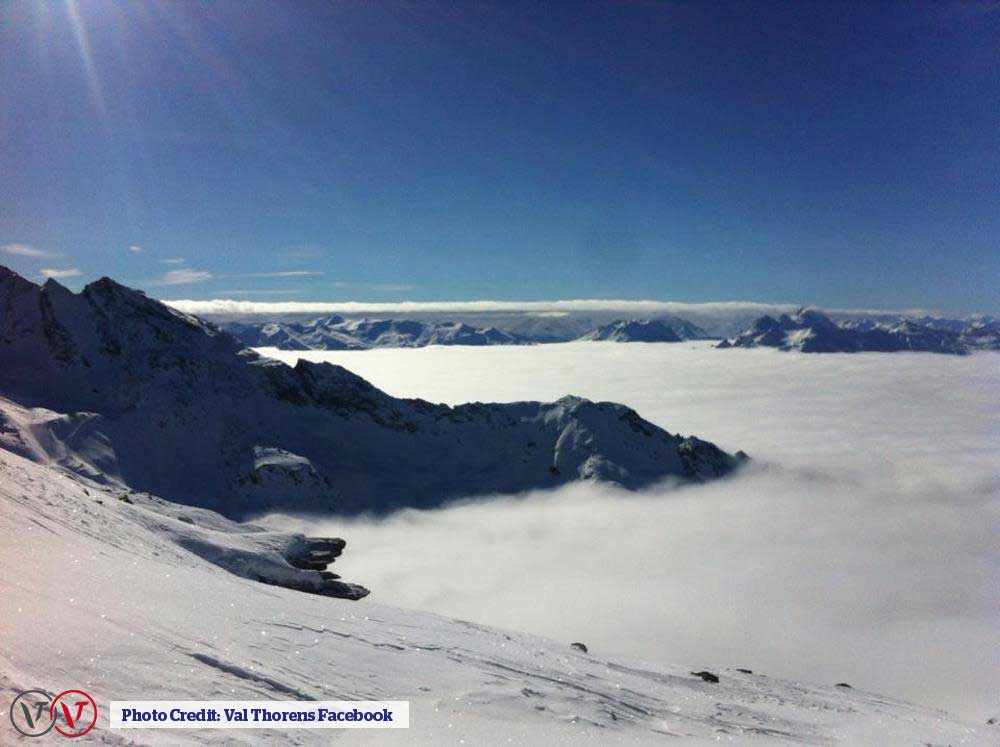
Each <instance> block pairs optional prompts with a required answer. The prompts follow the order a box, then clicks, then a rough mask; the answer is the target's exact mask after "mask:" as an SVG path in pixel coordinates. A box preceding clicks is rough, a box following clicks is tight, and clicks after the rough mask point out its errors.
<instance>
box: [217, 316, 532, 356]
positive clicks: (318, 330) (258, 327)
mask: <svg viewBox="0 0 1000 747" xmlns="http://www.w3.org/2000/svg"><path fill="white" fill-rule="evenodd" d="M222 328H223V329H224V330H225V331H227V332H229V333H230V334H232V335H233V336H235V337H236V338H237V339H238V340H240V342H242V343H243V344H245V345H246V346H247V347H257V348H260V347H275V348H280V349H281V350H368V349H370V348H417V347H424V346H426V345H520V344H524V343H525V341H524V340H521V339H520V338H518V337H515V336H514V335H511V334H508V333H506V332H501V331H500V330H498V329H497V328H496V327H486V328H483V329H478V328H475V327H471V326H469V325H468V324H463V323H461V322H447V321H446V322H423V321H416V320H409V319H404V320H396V319H368V318H363V319H351V320H346V319H344V318H343V317H341V316H336V315H334V316H327V317H322V318H319V319H313V320H312V321H310V322H306V323H299V322H267V323H264V324H243V323H240V322H230V323H227V324H223V325H222Z"/></svg>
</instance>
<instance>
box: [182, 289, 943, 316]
mask: <svg viewBox="0 0 1000 747" xmlns="http://www.w3.org/2000/svg"><path fill="white" fill-rule="evenodd" d="M337 287H347V286H337ZM354 287H360V286H354ZM164 303H166V304H167V305H169V306H173V307H174V308H175V309H178V310H180V311H184V312H187V313H189V314H336V313H348V314H353V313H387V314H392V313H420V312H445V313H468V314H476V313H484V314H485V313H498V312H500V313H511V314H517V313H528V314H559V313H571V312H601V313H605V312H611V313H616V314H622V315H632V316H640V315H653V314H676V315H681V316H683V315H685V314H687V315H692V316H699V315H700V316H713V315H728V314H739V313H742V314H752V315H755V316H759V315H763V314H772V315H774V314H788V313H792V312H794V311H795V310H796V309H798V308H800V307H801V304H793V303H788V304H770V303H758V302H753V301H709V302H705V303H686V302H679V301H623V300H611V299H607V300H605V299H579V300H568V301H340V302H335V301H239V300H233V299H225V298H217V299H212V300H208V301H195V300H188V299H177V300H170V301H164ZM826 311H828V312H830V313H839V314H859V315H861V314H905V315H908V316H922V315H924V314H926V313H928V310H927V309H826Z"/></svg>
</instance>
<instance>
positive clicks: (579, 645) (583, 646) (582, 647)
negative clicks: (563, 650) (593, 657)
mask: <svg viewBox="0 0 1000 747" xmlns="http://www.w3.org/2000/svg"><path fill="white" fill-rule="evenodd" d="M569 647H570V648H575V649H576V650H577V651H583V653H587V646H586V644H584V643H580V642H579V641H576V642H574V643H571V644H569Z"/></svg>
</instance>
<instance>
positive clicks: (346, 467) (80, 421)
mask: <svg viewBox="0 0 1000 747" xmlns="http://www.w3.org/2000/svg"><path fill="white" fill-rule="evenodd" d="M0 441H2V444H0V445H2V446H4V447H6V448H9V449H11V450H13V451H16V452H18V453H22V454H24V455H26V456H29V457H31V458H33V459H36V460H38V461H47V462H50V463H53V464H55V465H56V466H59V467H62V468H63V469H65V470H68V471H72V472H75V473H77V474H79V475H82V476H84V477H86V478H88V479H91V480H94V481H98V482H106V483H111V484H119V485H122V486H128V487H129V488H132V489H135V490H141V491H145V492H149V493H152V494H155V495H159V496H163V497H165V498H168V499H170V500H174V501H178V502H181V503H186V504H189V505H194V506H201V507H205V508H211V509H214V510H218V511H221V512H222V513H224V514H226V515H229V516H231V517H237V518H242V517H246V516H248V515H252V514H257V513H262V512H265V511H269V510H276V509H282V510H288V511H297V512H304V513H305V512H309V513H317V514H319V513H357V512H384V511H387V510H391V509H395V508H400V507H424V508H426V507H432V506H437V505H441V504H442V503H444V502H446V501H448V500H450V499H455V498H459V497H467V496H476V495H490V494H510V493H519V492H523V491H527V490H531V489H536V488H547V487H555V486H558V485H561V484H564V483H566V482H570V481H573V480H581V479H582V480H605V481H609V482H613V483H617V484H619V485H621V486H624V487H626V488H630V489H636V488H640V487H642V486H644V485H647V484H650V483H653V482H656V481H660V480H664V479H671V478H672V479H676V480H679V481H703V480H710V479H714V478H717V477H722V476H724V475H727V474H729V473H730V472H732V471H733V470H734V469H736V468H737V467H738V465H739V464H740V463H741V462H742V461H743V459H744V458H745V457H744V456H743V455H742V454H737V455H735V456H734V455H731V454H728V453H726V452H724V451H722V450H721V449H719V448H717V447H716V446H715V445H713V444H711V443H709V442H706V441H702V440H700V439H698V438H695V437H693V436H692V437H683V436H680V435H674V434H671V433H668V432H667V431H665V430H663V429H661V428H659V427H657V426H655V425H653V424H652V423H649V422H647V421H645V420H643V419H642V418H641V417H640V416H639V415H638V414H637V413H636V412H635V411H633V410H631V409H630V408H628V407H625V406H623V405H619V404H613V403H609V402H590V401H588V400H585V399H581V398H579V397H570V396H567V397H564V398H562V399H560V400H558V401H556V402H552V403H540V402H517V403H510V404H483V403H472V404H467V405H460V406H457V407H449V406H446V405H439V404H432V403H430V402H425V401H423V400H414V399H397V398H394V397H391V396H389V395H388V394H386V393H385V392H382V391H380V390H379V389H377V388H375V387H374V386H372V385H371V384H370V383H368V382H367V381H365V380H364V379H362V378H360V377H358V376H356V375H354V374H352V373H351V372H350V371H347V370H346V369H344V368H341V367H340V366H334V365H330V364H327V363H321V364H317V363H310V362H306V361H299V362H298V363H297V364H296V365H295V366H294V367H290V366H287V365H285V364H283V363H280V362H278V361H275V360H272V359H268V358H264V357H261V356H259V355H258V354H256V353H255V352H253V351H251V350H249V349H248V348H247V347H245V345H244V344H243V343H242V342H240V341H238V340H237V339H236V338H235V337H233V336H231V335H229V334H227V333H224V332H222V331H220V330H219V329H218V328H216V327H215V326H213V325H211V324H209V323H206V322H204V321H202V320H200V319H198V318H196V317H193V316H189V315H186V314H183V313H180V312H178V311H175V310H173V309H170V308H168V307H167V306H165V305H163V304H161V303H159V302H157V301H155V300H152V299H150V298H148V297H146V296H145V295H144V294H143V293H141V292H139V291H135V290H131V289H129V288H126V287H124V286H122V285H119V284H118V283H115V282H114V281H112V280H110V279H107V278H104V279H101V280H98V281H97V282H94V283H91V284H89V285H87V286H86V287H85V288H84V289H83V290H82V291H81V292H80V293H73V292H71V291H69V290H68V289H66V288H64V287H63V286H61V285H59V284H58V283H56V282H55V281H52V280H50V281H48V282H46V283H45V284H44V285H43V286H38V285H36V284H34V283H31V282H29V281H28V280H25V279H24V278H22V277H20V276H19V275H17V274H16V273H14V272H12V271H10V270H7V269H5V268H0Z"/></svg>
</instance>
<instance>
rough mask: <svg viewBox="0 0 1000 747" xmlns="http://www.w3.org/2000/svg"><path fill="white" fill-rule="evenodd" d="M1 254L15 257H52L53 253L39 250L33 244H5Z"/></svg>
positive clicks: (0, 250)
mask: <svg viewBox="0 0 1000 747" xmlns="http://www.w3.org/2000/svg"><path fill="white" fill-rule="evenodd" d="M0 252H3V253H4V254H10V255H11V256H14V257H51V256H52V252H47V251H45V250H44V249H39V248H38V247H37V246H32V245H31V244H4V245H3V246H0Z"/></svg>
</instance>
